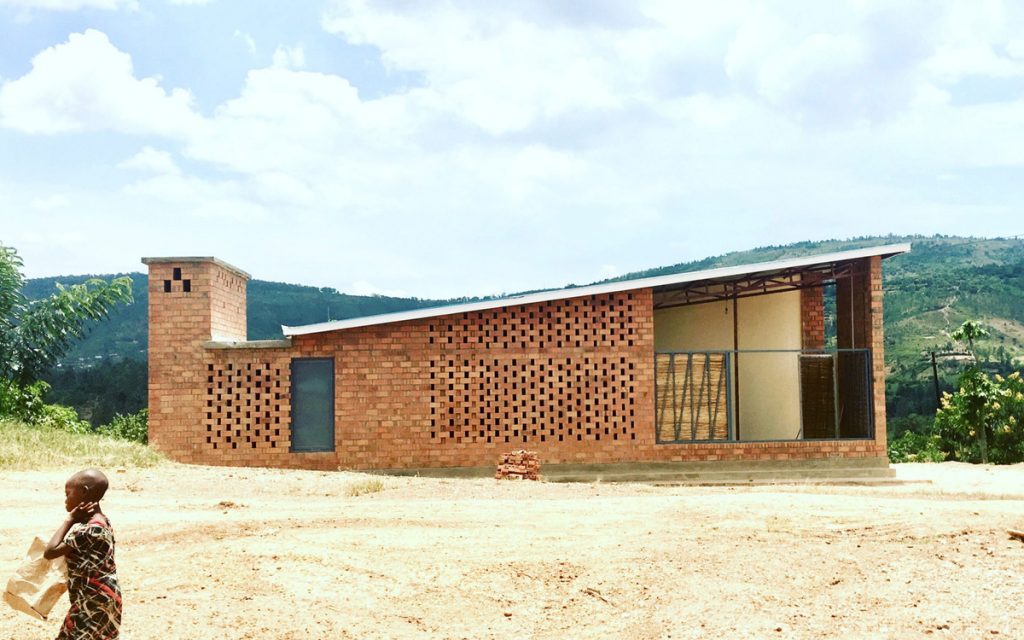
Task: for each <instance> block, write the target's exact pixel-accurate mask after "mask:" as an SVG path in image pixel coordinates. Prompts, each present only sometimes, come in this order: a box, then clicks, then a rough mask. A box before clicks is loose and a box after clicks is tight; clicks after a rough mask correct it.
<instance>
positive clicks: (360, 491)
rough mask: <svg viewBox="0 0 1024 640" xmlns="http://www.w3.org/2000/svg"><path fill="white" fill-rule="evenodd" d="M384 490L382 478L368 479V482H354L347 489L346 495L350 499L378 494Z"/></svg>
mask: <svg viewBox="0 0 1024 640" xmlns="http://www.w3.org/2000/svg"><path fill="white" fill-rule="evenodd" d="M383 490H384V482H383V481H382V480H381V479H380V478H367V479H366V480H360V481H359V482H353V483H352V484H350V485H348V486H347V487H346V488H345V495H347V496H348V497H350V498H355V497H357V496H361V495H365V494H367V493H377V492H378V491H383Z"/></svg>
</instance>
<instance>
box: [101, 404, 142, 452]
mask: <svg viewBox="0 0 1024 640" xmlns="http://www.w3.org/2000/svg"><path fill="white" fill-rule="evenodd" d="M96 432H97V433H99V434H101V435H105V436H110V437H112V438H118V439H121V440H131V441H132V442H141V443H143V444H145V443H147V442H149V411H148V410H147V409H142V410H140V411H138V412H137V413H132V414H129V415H123V414H120V413H119V414H117V415H115V416H114V419H113V420H111V421H110V422H109V423H108V424H105V425H103V426H101V427H99V428H98V429H97V430H96Z"/></svg>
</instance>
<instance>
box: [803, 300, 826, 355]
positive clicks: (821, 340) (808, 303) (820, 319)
mask: <svg viewBox="0 0 1024 640" xmlns="http://www.w3.org/2000/svg"><path fill="white" fill-rule="evenodd" d="M800 322H801V329H802V333H803V348H804V349H824V348H825V290H824V289H823V288H822V287H808V288H806V289H801V290H800Z"/></svg>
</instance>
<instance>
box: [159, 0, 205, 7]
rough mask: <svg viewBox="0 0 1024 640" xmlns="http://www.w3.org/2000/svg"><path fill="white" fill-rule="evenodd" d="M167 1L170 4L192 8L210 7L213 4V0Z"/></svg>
mask: <svg viewBox="0 0 1024 640" xmlns="http://www.w3.org/2000/svg"><path fill="white" fill-rule="evenodd" d="M167 1H168V2H169V3H170V4H174V5H179V6H191V7H200V6H204V5H208V4H210V3H211V2H213V0H167Z"/></svg>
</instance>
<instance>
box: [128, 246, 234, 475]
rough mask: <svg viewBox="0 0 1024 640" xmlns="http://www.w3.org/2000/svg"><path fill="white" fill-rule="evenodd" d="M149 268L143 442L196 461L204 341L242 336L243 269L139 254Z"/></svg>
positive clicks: (207, 261)
mask: <svg viewBox="0 0 1024 640" xmlns="http://www.w3.org/2000/svg"><path fill="white" fill-rule="evenodd" d="M142 262H143V263H144V264H146V265H148V266H149V441H150V444H151V445H152V446H153V447H154V448H155V449H158V450H160V451H163V452H164V453H166V454H168V455H169V456H171V458H173V459H175V460H179V461H182V462H190V461H194V460H196V459H197V457H198V455H199V451H200V444H201V443H203V442H205V435H204V434H203V433H202V424H203V423H202V418H203V407H204V406H205V403H206V402H207V398H206V397H205V389H206V383H207V380H206V377H207V367H206V366H205V364H206V360H207V359H208V356H207V353H206V350H205V349H204V348H203V343H204V342H206V341H208V340H211V339H216V340H232V341H234V340H245V337H246V321H245V304H246V300H245V287H246V282H247V281H248V280H249V274H247V273H245V272H244V271H241V270H239V269H236V268H235V267H232V266H230V265H228V264H225V263H223V262H220V261H219V260H216V259H214V258H143V260H142Z"/></svg>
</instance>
